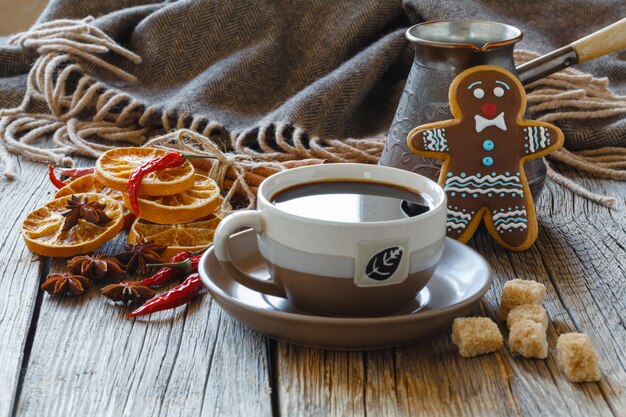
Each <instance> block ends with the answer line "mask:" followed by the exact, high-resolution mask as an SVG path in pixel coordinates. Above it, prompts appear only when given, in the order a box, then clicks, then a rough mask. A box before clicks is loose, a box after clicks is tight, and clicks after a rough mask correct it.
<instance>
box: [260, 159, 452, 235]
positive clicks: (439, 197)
mask: <svg viewBox="0 0 626 417" xmlns="http://www.w3.org/2000/svg"><path fill="white" fill-rule="evenodd" d="M338 167H339V169H344V168H345V169H356V170H361V171H360V172H363V171H362V170H363V169H369V170H374V171H380V172H386V173H391V174H394V173H395V174H396V175H402V176H404V177H406V178H411V177H412V176H414V177H415V179H416V182H419V181H422V182H424V183H425V184H427V185H428V187H425V188H429V189H428V190H422V189H420V188H418V187H416V186H410V185H406V184H401V186H402V187H403V188H408V189H410V190H412V191H416V192H419V193H425V194H427V195H429V196H430V197H431V199H432V201H433V207H432V208H431V209H430V210H429V211H428V212H426V213H422V214H419V215H417V216H413V217H411V216H407V217H406V218H404V219H395V220H383V221H373V222H341V221H335V220H322V219H316V218H312V217H307V216H301V215H298V214H293V213H290V212H287V211H284V210H281V209H280V208H278V207H276V206H275V205H274V204H273V203H272V202H271V201H270V199H271V198H272V197H273V196H274V195H276V194H277V193H278V192H280V191H282V190H284V189H285V188H287V187H291V186H297V185H299V184H310V183H313V182H317V181H319V180H332V179H333V177H332V176H328V177H322V178H311V179H310V180H306V181H294V182H292V183H290V184H286V185H285V186H283V187H281V188H279V189H278V190H275V191H274V192H273V193H272V195H269V196H266V194H267V189H268V188H271V187H272V186H274V184H275V183H276V181H280V180H282V179H283V178H284V177H286V176H293V175H298V174H300V173H302V172H306V171H314V172H316V171H329V172H333V171H336V170H337V168H338ZM334 179H336V180H343V181H360V182H377V183H379V184H388V185H392V186H394V185H395V186H397V184H393V183H391V182H390V181H388V180H382V179H379V178H376V177H375V176H373V177H372V178H363V177H360V176H359V177H357V176H349V175H337V176H336V177H334ZM328 182H331V181H328ZM407 182H410V181H407ZM259 203H260V204H261V205H262V206H263V208H266V209H268V210H271V211H274V212H277V213H280V215H281V216H285V217H287V218H291V219H294V220H298V221H308V222H311V223H316V224H321V225H335V226H354V225H360V224H364V225H367V226H371V227H376V226H389V225H398V224H402V223H412V222H415V221H423V220H427V219H429V218H430V217H433V216H436V215H438V214H439V212H440V211H441V210H446V204H447V197H446V193H445V192H444V190H443V188H442V187H441V186H440V185H439V184H437V183H436V182H435V181H433V180H431V179H430V178H427V177H425V176H423V175H420V174H417V173H415V172H412V171H406V170H403V169H399V168H393V167H388V166H383V165H369V164H362V163H351V162H341V163H332V164H321V165H309V166H304V167H298V168H291V169H288V170H284V171H281V172H278V173H276V174H274V175H272V176H270V177H268V178H267V179H266V180H265V181H263V182H262V183H261V185H260V187H259V192H258V194H257V209H259V208H260V207H259ZM444 234H445V233H444Z"/></svg>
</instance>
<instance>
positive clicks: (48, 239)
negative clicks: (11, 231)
mask: <svg viewBox="0 0 626 417" xmlns="http://www.w3.org/2000/svg"><path fill="white" fill-rule="evenodd" d="M73 195H75V196H79V197H81V198H83V197H84V198H85V199H86V202H96V203H100V204H103V205H104V209H103V212H104V214H106V215H107V216H108V217H109V218H110V219H111V220H110V221H109V222H108V223H107V224H105V225H104V226H97V225H95V224H93V223H90V222H88V221H87V220H85V219H82V218H80V219H79V220H78V223H77V224H76V225H75V226H74V227H72V228H71V229H70V230H67V231H63V230H62V229H63V224H64V223H65V217H64V216H63V215H62V213H63V212H65V211H67V204H68V201H69V200H70V199H71V198H72V195H67V196H64V197H60V198H57V199H55V200H52V201H50V202H49V203H47V204H46V205H45V206H43V207H41V208H39V209H37V210H35V211H33V212H32V213H30V214H29V215H28V216H26V219H24V222H23V223H22V226H21V232H22V237H23V238H24V241H25V242H26V246H27V247H28V249H30V250H31V252H34V253H36V254H38V255H44V256H54V257H61V258H65V257H70V256H74V255H79V254H83V253H88V252H91V251H94V250H96V249H98V248H99V247H100V246H102V245H104V244H105V243H106V242H108V241H109V240H111V239H112V238H113V237H115V235H117V234H118V233H119V232H120V231H121V230H122V228H123V226H124V216H123V212H124V207H123V206H122V204H121V203H120V202H119V201H117V200H115V199H113V198H111V197H108V196H106V195H103V194H96V193H84V194H73Z"/></svg>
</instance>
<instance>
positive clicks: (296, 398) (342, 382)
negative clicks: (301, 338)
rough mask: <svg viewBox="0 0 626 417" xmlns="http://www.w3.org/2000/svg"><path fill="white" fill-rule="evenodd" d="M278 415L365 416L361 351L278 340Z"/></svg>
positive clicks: (363, 370)
mask: <svg viewBox="0 0 626 417" xmlns="http://www.w3.org/2000/svg"><path fill="white" fill-rule="evenodd" d="M277 350H278V353H277V361H276V371H277V379H278V389H279V393H278V400H279V403H280V409H279V410H280V415H281V416H290V417H292V416H293V417H295V416H365V407H364V401H363V400H364V386H365V383H364V382H365V369H364V361H363V357H364V356H363V353H362V352H333V351H323V350H318V349H309V348H304V347H300V346H294V345H290V344H288V343H282V342H280V343H278V349H277Z"/></svg>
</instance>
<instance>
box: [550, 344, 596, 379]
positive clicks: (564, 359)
mask: <svg viewBox="0 0 626 417" xmlns="http://www.w3.org/2000/svg"><path fill="white" fill-rule="evenodd" d="M556 355H557V358H556V359H557V362H558V364H559V368H561V370H562V371H563V373H564V374H565V376H566V377H567V379H569V380H570V381H572V382H591V381H599V380H600V376H601V375H600V367H599V365H598V352H596V350H595V349H594V348H593V345H592V344H591V340H590V339H589V336H587V335H586V334H584V333H564V334H562V335H561V336H559V339H558V340H557V342H556Z"/></svg>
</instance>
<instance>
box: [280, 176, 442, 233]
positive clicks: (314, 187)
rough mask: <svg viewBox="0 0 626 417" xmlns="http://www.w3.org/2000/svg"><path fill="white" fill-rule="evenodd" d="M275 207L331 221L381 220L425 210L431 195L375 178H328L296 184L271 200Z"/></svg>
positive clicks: (429, 204)
mask: <svg viewBox="0 0 626 417" xmlns="http://www.w3.org/2000/svg"><path fill="white" fill-rule="evenodd" d="M270 201H271V203H272V204H273V205H274V206H276V207H277V208H278V209H280V210H282V211H284V212H286V213H290V214H294V215H297V216H303V217H307V218H311V219H317V220H325V221H332V222H347V223H359V222H384V221H390V220H400V219H405V218H407V217H413V216H417V215H420V214H423V213H426V212H428V211H429V210H430V209H431V208H432V207H433V201H432V198H431V197H430V196H428V195H426V194H423V193H420V192H419V191H417V190H413V189H409V188H405V187H402V186H399V185H395V184H388V183H382V182H376V181H355V180H344V179H337V180H335V179H329V180H324V181H318V182H310V183H304V184H297V185H295V186H292V187H288V188H286V189H284V190H281V191H279V192H278V193H276V194H275V195H273V196H272V197H271V199H270Z"/></svg>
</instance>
